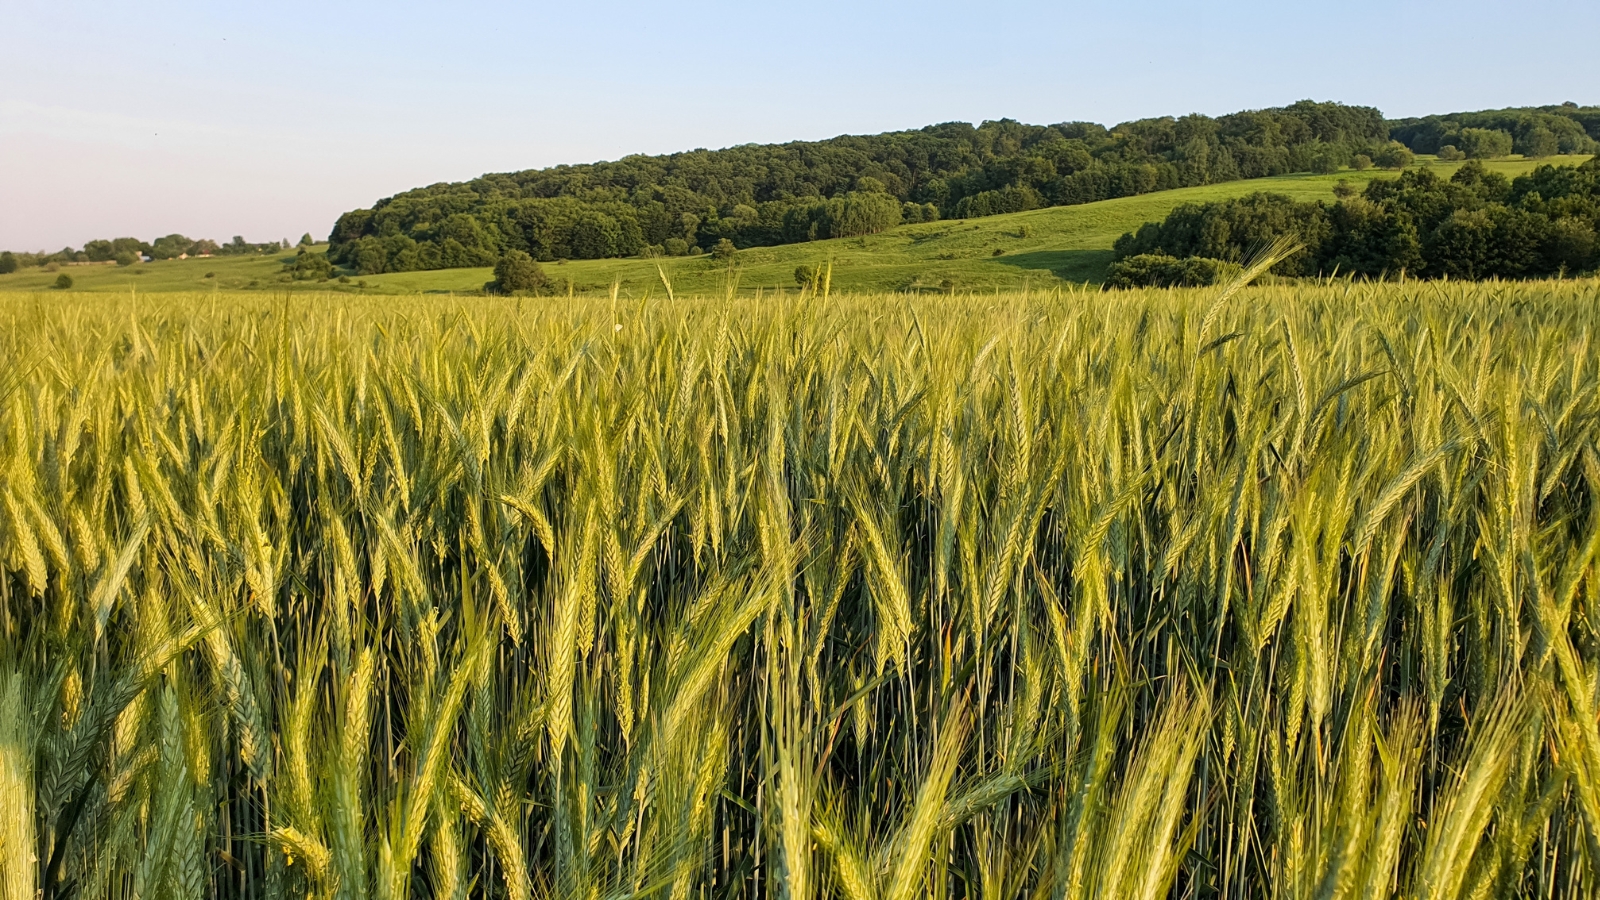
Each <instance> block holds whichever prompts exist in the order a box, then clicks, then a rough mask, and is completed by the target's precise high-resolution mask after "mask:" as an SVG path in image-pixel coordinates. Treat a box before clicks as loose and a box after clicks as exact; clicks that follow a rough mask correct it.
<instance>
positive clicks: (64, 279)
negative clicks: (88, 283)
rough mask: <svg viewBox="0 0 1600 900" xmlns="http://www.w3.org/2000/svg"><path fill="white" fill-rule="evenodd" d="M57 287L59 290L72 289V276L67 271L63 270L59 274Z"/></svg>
mask: <svg viewBox="0 0 1600 900" xmlns="http://www.w3.org/2000/svg"><path fill="white" fill-rule="evenodd" d="M55 289H56V290H58V291H66V290H71V289H72V276H71V275H68V274H67V273H65V272H62V273H61V274H60V275H57V276H56V283H55Z"/></svg>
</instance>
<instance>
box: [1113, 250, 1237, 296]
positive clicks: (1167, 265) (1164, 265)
mask: <svg viewBox="0 0 1600 900" xmlns="http://www.w3.org/2000/svg"><path fill="white" fill-rule="evenodd" d="M1238 271H1239V266H1237V265H1234V264H1233V263H1228V262H1223V261H1222V260H1220V259H1207V258H1205V257H1203V256H1188V257H1184V258H1182V259H1179V258H1178V257H1175V256H1166V255H1164V254H1160V253H1142V254H1140V255H1138V256H1130V257H1128V258H1127V259H1123V260H1119V261H1117V262H1114V263H1112V264H1111V268H1110V270H1109V271H1108V272H1107V277H1106V285H1107V286H1108V287H1114V288H1135V287H1206V286H1207V285H1212V284H1216V283H1218V282H1220V281H1225V280H1226V279H1228V278H1231V277H1233V276H1234V275H1235V274H1237V273H1238Z"/></svg>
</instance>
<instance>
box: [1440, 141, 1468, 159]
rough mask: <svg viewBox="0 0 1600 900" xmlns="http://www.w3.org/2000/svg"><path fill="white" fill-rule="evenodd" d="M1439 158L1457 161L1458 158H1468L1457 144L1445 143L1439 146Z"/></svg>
mask: <svg viewBox="0 0 1600 900" xmlns="http://www.w3.org/2000/svg"><path fill="white" fill-rule="evenodd" d="M1439 158H1440V159H1442V160H1444V161H1445V162H1455V161H1456V160H1458V159H1464V158H1466V154H1465V153H1462V152H1461V151H1460V150H1458V149H1456V145H1455V144H1445V145H1444V146H1443V147H1440V148H1439Z"/></svg>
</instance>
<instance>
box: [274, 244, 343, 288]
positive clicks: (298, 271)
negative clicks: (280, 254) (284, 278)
mask: <svg viewBox="0 0 1600 900" xmlns="http://www.w3.org/2000/svg"><path fill="white" fill-rule="evenodd" d="M283 271H284V273H285V274H287V275H288V276H289V277H290V278H292V279H294V280H295V281H321V280H323V279H326V278H329V277H331V276H332V275H333V263H331V262H329V261H328V254H326V253H312V252H311V251H309V250H307V249H306V248H304V247H301V248H300V252H299V253H296V254H295V255H294V258H292V259H289V260H287V261H285V262H284V264H283Z"/></svg>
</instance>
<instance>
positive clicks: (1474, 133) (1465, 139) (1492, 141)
mask: <svg viewBox="0 0 1600 900" xmlns="http://www.w3.org/2000/svg"><path fill="white" fill-rule="evenodd" d="M1460 147H1461V152H1463V153H1465V154H1466V155H1467V158H1468V159H1494V158H1495V157H1497V156H1510V155H1511V133H1510V132H1506V131H1501V130H1499V129H1497V128H1496V129H1489V128H1463V129H1461V134H1460Z"/></svg>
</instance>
